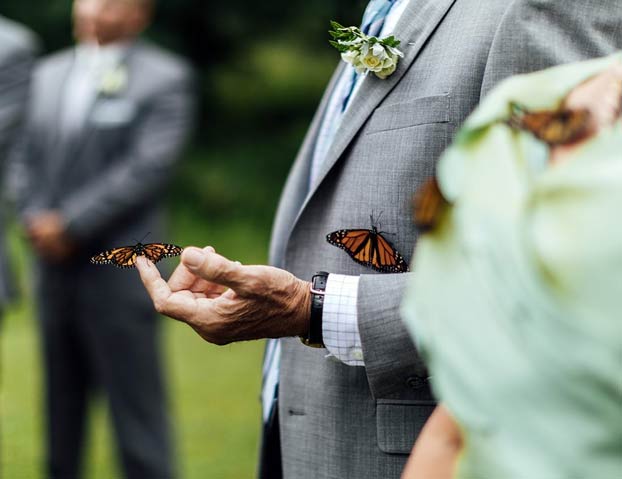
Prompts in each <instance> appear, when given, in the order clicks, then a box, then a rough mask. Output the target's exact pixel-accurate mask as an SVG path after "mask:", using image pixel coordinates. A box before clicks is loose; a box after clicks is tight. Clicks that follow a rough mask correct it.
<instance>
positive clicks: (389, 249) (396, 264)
mask: <svg viewBox="0 0 622 479" xmlns="http://www.w3.org/2000/svg"><path fill="white" fill-rule="evenodd" d="M326 241H328V242H329V243H330V244H332V245H333V246H336V247H337V248H341V249H342V250H344V251H345V252H346V253H348V254H349V255H350V257H351V258H352V259H353V260H354V261H356V262H357V263H359V264H362V265H364V266H368V267H370V268H372V269H374V270H376V271H380V272H381V273H405V272H407V271H408V265H407V264H406V261H405V260H404V257H403V256H402V255H401V254H399V253H398V252H397V250H396V249H395V248H393V246H392V245H391V243H389V241H388V240H387V239H386V238H385V237H384V236H382V232H379V231H378V229H377V228H376V227H375V226H374V225H373V219H372V228H371V229H370V230H366V229H352V230H338V231H333V232H332V233H329V234H328V235H326Z"/></svg>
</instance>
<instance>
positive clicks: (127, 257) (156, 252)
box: [91, 243, 183, 268]
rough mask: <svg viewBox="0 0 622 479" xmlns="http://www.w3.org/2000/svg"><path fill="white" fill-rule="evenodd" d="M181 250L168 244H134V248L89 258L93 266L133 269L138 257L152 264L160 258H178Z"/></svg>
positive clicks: (122, 248)
mask: <svg viewBox="0 0 622 479" xmlns="http://www.w3.org/2000/svg"><path fill="white" fill-rule="evenodd" d="M182 251H183V248H181V247H179V246H176V245H174V244H168V243H147V244H142V243H136V244H135V245H134V246H120V247H119V248H112V249H110V250H107V251H104V252H103V253H99V254H96V255H95V256H93V257H92V258H91V263H93V264H112V265H114V266H116V267H118V268H133V267H134V265H135V264H136V258H137V257H138V256H145V257H146V258H148V259H149V260H151V261H152V262H153V263H157V262H158V261H160V260H161V259H162V258H168V257H170V256H179V255H180V254H181V252H182Z"/></svg>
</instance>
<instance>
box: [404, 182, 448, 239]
mask: <svg viewBox="0 0 622 479" xmlns="http://www.w3.org/2000/svg"><path fill="white" fill-rule="evenodd" d="M447 205H449V202H448V201H447V200H446V199H445V197H444V196H443V193H442V192H441V189H440V187H439V185H438V180H437V179H436V177H432V178H430V179H429V180H428V181H426V182H425V183H424V184H423V186H422V187H421V188H419V190H418V191H417V193H415V196H414V198H413V215H414V222H415V226H416V227H417V228H418V229H419V231H421V232H426V231H430V230H431V229H433V228H434V226H436V223H437V222H438V219H439V217H440V215H441V214H442V212H443V211H444V209H445V208H446V207H447Z"/></svg>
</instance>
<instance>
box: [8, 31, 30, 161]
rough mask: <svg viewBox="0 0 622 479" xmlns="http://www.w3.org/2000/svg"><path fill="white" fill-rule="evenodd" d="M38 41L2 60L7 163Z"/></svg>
mask: <svg viewBox="0 0 622 479" xmlns="http://www.w3.org/2000/svg"><path fill="white" fill-rule="evenodd" d="M35 51H36V49H35V45H34V43H33V44H32V45H23V46H21V47H16V48H13V49H12V51H11V52H10V53H9V54H8V55H7V56H6V58H4V59H3V61H2V64H0V160H1V161H2V162H3V163H4V161H5V158H6V156H7V155H8V151H9V147H10V145H11V144H12V143H13V142H14V141H15V137H16V135H17V132H18V129H19V126H20V124H21V120H22V118H23V116H24V114H25V111H26V104H27V100H28V89H29V84H30V73H31V71H32V67H33V64H34V61H35Z"/></svg>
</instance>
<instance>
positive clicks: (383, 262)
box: [372, 233, 408, 273]
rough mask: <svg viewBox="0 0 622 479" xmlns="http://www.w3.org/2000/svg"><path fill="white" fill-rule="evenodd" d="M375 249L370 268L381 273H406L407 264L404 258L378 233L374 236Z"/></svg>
mask: <svg viewBox="0 0 622 479" xmlns="http://www.w3.org/2000/svg"><path fill="white" fill-rule="evenodd" d="M376 240H377V247H376V250H375V257H374V258H372V268H374V269H376V270H378V271H382V272H383V273H406V272H408V264H406V261H405V260H404V257H403V256H402V255H401V254H399V253H398V252H397V250H396V249H395V248H393V246H392V245H391V244H390V243H389V242H388V241H387V239H386V238H385V237H384V236H382V235H381V234H380V233H378V234H377V235H376Z"/></svg>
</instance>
